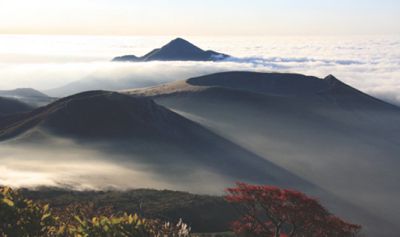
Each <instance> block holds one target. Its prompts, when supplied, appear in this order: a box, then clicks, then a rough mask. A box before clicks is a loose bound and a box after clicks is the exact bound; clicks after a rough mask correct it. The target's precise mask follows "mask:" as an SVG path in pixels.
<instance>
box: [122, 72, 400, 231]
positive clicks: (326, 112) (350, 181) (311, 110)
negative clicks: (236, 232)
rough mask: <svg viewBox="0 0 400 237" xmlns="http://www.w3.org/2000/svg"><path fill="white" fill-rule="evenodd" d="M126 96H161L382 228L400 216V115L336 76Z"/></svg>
mask: <svg viewBox="0 0 400 237" xmlns="http://www.w3.org/2000/svg"><path fill="white" fill-rule="evenodd" d="M127 93H130V94H134V95H141V96H147V97H152V98H154V99H155V101H156V102H157V103H159V104H162V105H164V106H166V107H167V108H170V109H172V110H173V111H175V112H177V113H180V114H181V115H183V116H185V117H187V118H189V119H191V120H193V121H197V122H198V123H200V124H202V125H203V126H205V127H207V128H209V129H211V130H212V131H214V132H215V133H217V134H219V135H221V136H222V137H225V138H227V139H229V140H231V141H233V142H234V143H236V144H238V145H240V146H242V147H244V148H245V149H248V150H250V151H252V152H254V153H255V154H257V155H259V156H260V157H263V158H264V159H266V160H268V161H271V162H272V163H274V164H277V165H278V166H280V167H282V168H284V169H286V170H288V171H290V172H292V173H294V174H296V175H298V176H299V177H301V178H304V179H305V180H307V181H309V182H310V183H313V184H314V185H316V186H318V187H323V188H324V189H326V190H327V191H328V192H331V193H333V194H335V195H337V196H338V197H340V198H342V199H343V200H346V201H348V202H350V203H352V204H354V205H356V206H359V207H360V208H362V209H363V210H365V211H367V212H369V213H373V214H374V215H375V216H377V217H379V218H382V219H383V220H384V221H383V222H386V223H394V222H393V220H397V219H398V218H399V217H400V215H399V213H398V211H397V209H393V207H394V206H398V204H397V200H398V198H399V196H400V193H399V191H398V190H400V186H399V184H398V182H397V181H396V180H399V179H400V176H399V175H398V172H397V169H398V167H399V165H400V161H399V159H398V154H400V148H399V147H400V146H399V144H400V137H399V134H400V127H399V126H398V125H399V124H400V110H399V108H398V107H396V106H393V105H390V104H387V103H385V102H382V101H380V100H377V99H375V98H373V97H371V96H368V95H366V94H364V93H362V92H360V91H358V90H356V89H354V88H351V87H349V86H348V85H346V84H344V83H343V82H341V81H339V80H338V79H336V78H335V77H333V76H328V77H326V78H325V79H319V78H316V77H308V76H303V75H297V74H279V73H272V74H270V73H251V72H228V73H218V74H213V75H207V76H203V77H197V78H191V79H189V80H187V81H181V82H174V83H170V84H166V85H163V86H157V87H153V88H148V89H144V90H131V91H128V92H127ZM360 194H362V195H360ZM321 198H322V199H323V200H326V201H327V202H328V205H332V204H334V202H331V201H329V200H328V199H329V198H327V197H326V196H324V197H321ZM339 206H340V205H339ZM335 210H338V211H339V212H341V214H343V215H355V216H357V215H358V216H357V217H354V218H355V219H360V218H361V217H360V215H359V214H357V213H356V212H355V211H352V212H351V213H349V211H348V210H347V211H346V208H340V207H336V208H335ZM361 219H362V218H361ZM366 222H368V221H366ZM366 222H364V223H366ZM370 223H371V222H370ZM365 226H368V227H367V228H372V227H371V224H365ZM389 226H390V225H389ZM372 229H373V228H372ZM387 230H388V233H385V234H386V235H384V236H395V233H396V232H397V231H398V230H397V229H396V228H395V227H394V226H393V225H392V226H391V227H388V228H387ZM389 230H390V231H389Z"/></svg>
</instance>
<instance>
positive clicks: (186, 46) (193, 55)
mask: <svg viewBox="0 0 400 237" xmlns="http://www.w3.org/2000/svg"><path fill="white" fill-rule="evenodd" d="M227 57H230V56H229V55H227V54H223V53H218V52H215V51H212V50H206V51H205V50H202V49H200V48H199V47H197V46H195V45H193V44H192V43H190V42H189V41H187V40H184V39H182V38H176V39H174V40H172V41H171V42H169V43H168V44H166V45H164V46H163V47H161V48H159V49H153V50H152V51H150V52H149V53H147V54H145V55H144V56H142V57H136V56H135V55H124V56H119V57H115V58H114V59H113V60H112V61H116V62H148V61H218V60H223V59H225V58H227Z"/></svg>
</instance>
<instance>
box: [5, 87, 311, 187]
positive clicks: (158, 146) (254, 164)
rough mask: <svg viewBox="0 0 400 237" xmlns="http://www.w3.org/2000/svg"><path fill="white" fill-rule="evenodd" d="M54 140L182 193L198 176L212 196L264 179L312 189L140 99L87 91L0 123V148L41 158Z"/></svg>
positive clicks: (269, 164) (228, 142)
mask: <svg viewBox="0 0 400 237" xmlns="http://www.w3.org/2000/svg"><path fill="white" fill-rule="evenodd" d="M60 139H64V140H65V139H69V140H72V141H73V142H74V143H76V144H79V145H82V146H84V147H85V148H90V149H92V150H94V151H96V152H101V153H102V154H104V156H106V157H108V156H109V157H113V158H110V159H111V160H113V162H116V163H119V162H122V163H126V164H127V166H128V167H131V168H132V169H138V167H140V166H143V165H144V166H146V167H147V168H146V170H147V171H148V174H149V176H151V175H157V176H160V178H161V179H162V180H163V182H167V181H168V182H173V184H174V185H179V184H180V183H181V184H182V185H189V187H190V185H192V184H191V182H193V181H191V175H192V174H194V173H200V174H208V176H209V177H210V178H212V177H214V178H215V179H214V180H213V181H214V182H215V183H213V184H210V183H208V182H210V180H208V179H209V177H207V178H203V180H197V178H196V182H198V183H200V184H201V185H203V186H207V185H208V186H209V187H212V189H214V190H219V191H220V192H221V191H222V190H223V189H224V187H225V185H227V184H228V183H230V184H231V183H233V182H235V181H236V180H245V181H246V180H247V181H250V182H262V181H263V180H269V181H270V182H272V183H276V184H279V185H282V186H287V187H288V186H301V187H304V188H305V189H306V190H308V189H316V187H314V186H313V185H310V184H308V183H307V182H304V181H303V180H302V179H300V178H298V177H296V176H294V175H292V174H291V173H289V172H287V171H286V170H284V169H281V168H280V167H278V166H276V165H273V164H271V163H270V162H267V161H265V160H263V159H262V158H260V157H258V156H257V155H255V154H253V153H251V152H249V151H247V150H246V149H243V148H241V147H240V146H237V145H235V144H234V143H232V142H230V141H229V140H226V139H224V138H221V137H220V136H218V135H216V134H214V133H212V132H210V131H209V130H208V129H205V128H203V127H202V126H200V125H199V124H197V123H194V122H192V121H190V120H188V119H186V118H184V117H182V116H180V115H178V114H176V113H174V112H172V111H170V110H168V109H166V108H164V107H162V106H159V105H157V104H155V103H154V102H153V101H152V100H150V99H147V98H133V97H131V96H127V95H122V94H119V93H114V92H107V91H91V92H85V93H80V94H77V95H73V96H70V97H66V98H63V99H60V100H58V101H56V102H54V103H52V104H50V105H48V106H45V107H42V108H39V109H36V110H34V111H32V112H29V113H26V114H23V115H16V116H11V117H7V119H4V120H1V119H0V140H3V141H4V142H3V144H9V145H12V146H16V147H20V146H22V147H25V149H27V148H26V147H29V146H35V145H38V146H40V147H42V146H44V147H43V148H41V149H42V152H46V151H48V152H49V153H50V154H51V153H53V151H51V149H49V148H46V147H48V146H50V144H52V143H53V141H58V140H60ZM59 144H60V143H55V145H59ZM0 148H1V147H0ZM64 149H65V151H68V150H69V149H71V148H64ZM67 154H68V153H67ZM46 155H49V154H46ZM73 156H74V155H73V154H72V155H71V158H72V157H73ZM55 159H56V160H57V158H55ZM91 159H93V158H91ZM56 160H55V161H56ZM178 177H179V179H178ZM216 177H218V179H220V181H218V180H217V178H216ZM193 179H194V178H193ZM207 180H208V181H207ZM168 182H167V183H168ZM202 182H204V183H202ZM192 186H193V185H192Z"/></svg>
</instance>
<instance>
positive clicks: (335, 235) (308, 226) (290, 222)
mask: <svg viewBox="0 0 400 237" xmlns="http://www.w3.org/2000/svg"><path fill="white" fill-rule="evenodd" d="M227 192H228V194H227V195H226V196H225V198H226V200H227V201H229V202H231V203H236V204H239V205H236V206H237V207H238V210H239V211H240V212H241V214H242V216H241V218H240V219H239V220H237V221H235V222H234V223H233V224H232V228H233V230H234V231H235V233H237V234H241V235H245V236H254V237H256V236H257V237H260V236H264V237H270V236H272V237H283V236H289V237H353V236H356V235H357V234H358V233H359V231H360V229H361V226H359V225H355V224H351V223H348V222H345V221H343V220H341V219H340V218H338V217H336V216H334V215H332V214H330V213H329V212H328V211H327V210H326V209H325V208H324V207H323V206H322V205H321V204H320V203H319V202H318V201H317V200H316V199H314V198H310V197H308V196H306V195H305V194H303V193H301V192H298V191H293V190H287V189H281V188H278V187H274V186H266V185H249V184H245V183H237V186H236V187H234V188H228V189H227Z"/></svg>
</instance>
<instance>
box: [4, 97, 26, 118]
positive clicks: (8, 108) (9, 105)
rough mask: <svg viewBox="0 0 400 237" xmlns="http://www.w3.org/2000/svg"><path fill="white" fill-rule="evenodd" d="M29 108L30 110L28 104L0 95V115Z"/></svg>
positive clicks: (24, 110)
mask: <svg viewBox="0 0 400 237" xmlns="http://www.w3.org/2000/svg"><path fill="white" fill-rule="evenodd" d="M30 110H32V108H31V107H30V106H29V105H27V104H24V103H22V102H20V101H18V100H15V99H11V98H3V97H0V117H2V116H5V115H10V114H14V113H21V112H27V111H30Z"/></svg>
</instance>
